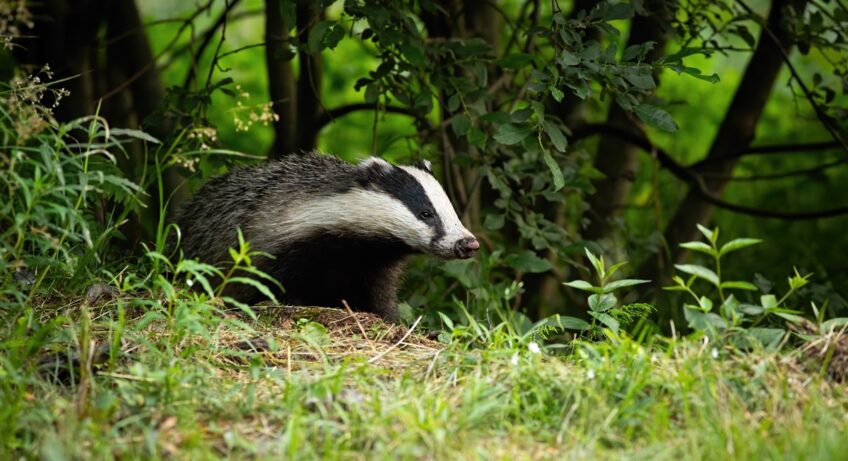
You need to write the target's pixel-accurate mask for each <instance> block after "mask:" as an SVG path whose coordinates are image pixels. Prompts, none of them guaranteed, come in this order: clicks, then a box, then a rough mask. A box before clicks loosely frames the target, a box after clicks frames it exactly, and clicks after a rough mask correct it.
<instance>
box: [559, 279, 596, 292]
mask: <svg viewBox="0 0 848 461" xmlns="http://www.w3.org/2000/svg"><path fill="white" fill-rule="evenodd" d="M563 285H565V286H567V287H571V288H577V289H578V290H583V291H591V292H597V291H598V290H600V288H597V287H595V286H594V285H592V284H591V283H589V282H587V281H585V280H575V281H573V282H565V283H563Z"/></svg>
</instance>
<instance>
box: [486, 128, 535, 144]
mask: <svg viewBox="0 0 848 461" xmlns="http://www.w3.org/2000/svg"><path fill="white" fill-rule="evenodd" d="M530 133H531V130H530V128H529V127H527V126H516V125H513V124H511V123H505V124H503V125H501V126H499V127H498V131H497V132H496V133H495V136H494V137H495V141H497V142H499V143H501V144H504V145H507V146H511V145H513V144H518V143H520V142H521V141H524V139H525V138H526V137H527V136H529V135H530Z"/></svg>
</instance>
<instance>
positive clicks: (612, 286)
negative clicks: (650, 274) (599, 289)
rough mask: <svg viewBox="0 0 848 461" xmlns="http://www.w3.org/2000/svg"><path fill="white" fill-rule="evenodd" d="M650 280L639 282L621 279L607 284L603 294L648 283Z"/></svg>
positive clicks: (637, 280)
mask: <svg viewBox="0 0 848 461" xmlns="http://www.w3.org/2000/svg"><path fill="white" fill-rule="evenodd" d="M648 282H650V280H639V279H622V280H616V281H615V282H612V283H608V284H606V285H604V293H611V292H613V291H615V290H619V289H621V288H625V287H631V286H634V285H641V284H643V283H648Z"/></svg>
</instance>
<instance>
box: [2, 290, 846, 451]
mask: <svg viewBox="0 0 848 461" xmlns="http://www.w3.org/2000/svg"><path fill="white" fill-rule="evenodd" d="M86 304H87V303H86V302H84V301H83V300H81V299H78V298H70V299H67V298H62V299H51V300H41V301H38V302H36V303H35V304H33V305H32V307H31V308H29V309H27V310H26V311H25V312H24V313H23V314H21V315H19V316H17V319H11V318H10V319H9V321H7V322H6V323H5V324H4V325H3V326H2V327H0V330H2V334H0V338H2V340H0V341H2V342H0V383H2V385H0V389H2V393H0V396H2V401H0V442H2V444H0V458H2V459H12V458H19V457H21V456H23V457H26V458H36V457H41V458H44V459H103V458H106V459H108V458H140V459H151V458H154V459H155V458H178V459H206V458H219V457H231V458H258V459H281V458H285V459H315V458H326V459H844V456H845V453H848V391H846V388H845V386H844V385H839V384H837V383H834V382H832V381H829V380H828V379H827V378H820V377H819V376H818V375H817V374H816V373H814V372H813V373H811V370H810V369H807V368H806V365H805V362H804V359H802V357H801V356H800V355H798V354H797V353H796V354H789V353H772V352H765V351H760V352H748V353H741V352H738V351H734V350H731V349H716V348H714V347H713V346H712V345H711V344H706V343H705V342H703V341H702V340H694V339H681V338H678V339H667V338H659V337H656V338H653V339H649V340H647V341H641V342H639V341H636V340H634V339H630V338H628V337H626V336H622V337H613V336H610V337H608V338H607V339H605V340H604V341H601V342H596V343H583V342H576V343H567V342H565V341H563V343H565V344H566V345H568V346H569V347H566V348H557V347H545V346H543V347H542V350H541V351H539V352H534V350H536V347H535V344H531V340H532V339H531V338H527V337H525V338H521V337H517V336H513V335H510V334H509V333H508V329H504V328H493V329H491V330H489V331H487V334H488V339H487V340H486V341H485V342H484V341H480V340H479V338H478V340H471V339H462V340H460V339H453V340H448V341H447V342H439V341H434V340H431V339H428V338H427V337H425V336H423V335H420V334H419V333H421V334H423V333H424V332H421V331H416V330H413V331H412V332H411V333H410V334H409V335H407V334H406V333H407V330H406V328H405V327H397V326H394V327H393V326H387V325H385V324H383V323H382V322H380V321H379V320H377V319H376V318H374V317H373V316H370V315H368V314H357V315H356V316H352V315H350V314H349V313H347V312H344V311H341V310H320V309H297V310H293V309H283V308H275V307H263V308H258V309H257V311H256V312H257V314H258V317H257V319H256V320H252V319H251V318H249V317H248V316H247V315H245V314H243V313H233V312H228V311H224V310H221V309H219V308H218V307H216V306H215V305H214V304H213V305H210V304H208V303H204V302H203V301H202V298H197V297H185V298H181V301H179V302H176V303H168V302H162V300H157V299H146V300H145V299H130V298H121V299H113V300H111V301H108V302H106V303H101V304H100V305H97V306H87V305H86ZM57 306H61V307H57ZM144 306H146V307H144ZM250 345H252V346H253V349H252V348H251V346H250ZM255 349H258V350H255ZM80 350H82V352H80ZM80 357H82V358H80Z"/></svg>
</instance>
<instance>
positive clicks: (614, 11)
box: [604, 3, 634, 21]
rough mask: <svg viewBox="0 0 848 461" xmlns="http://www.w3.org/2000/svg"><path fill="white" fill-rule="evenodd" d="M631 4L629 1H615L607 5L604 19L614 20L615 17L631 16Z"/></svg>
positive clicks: (627, 17) (626, 17)
mask: <svg viewBox="0 0 848 461" xmlns="http://www.w3.org/2000/svg"><path fill="white" fill-rule="evenodd" d="M633 13H634V10H633V5H631V4H629V3H616V4H613V5H609V8H607V10H606V11H605V12H604V19H605V20H607V21H615V20H616V19H630V18H632V17H633Z"/></svg>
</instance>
